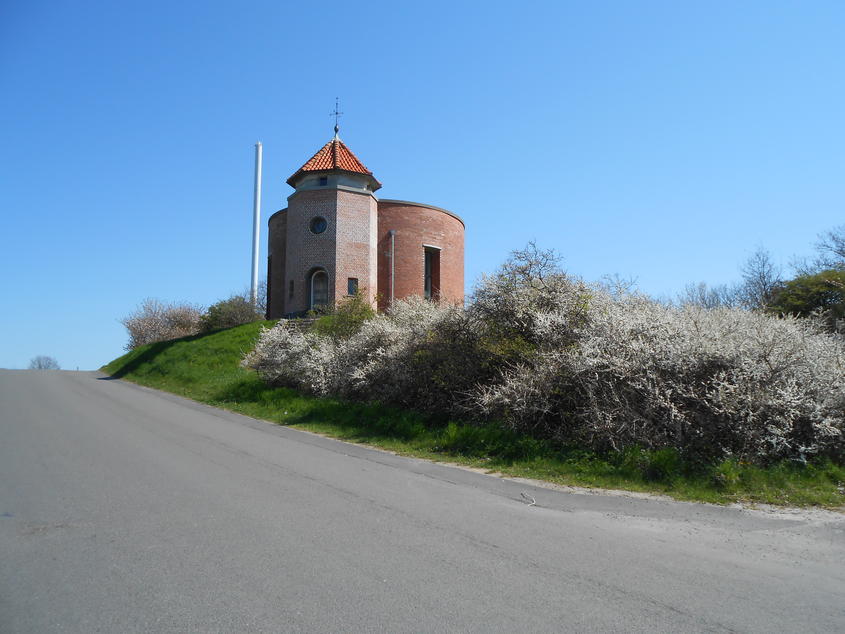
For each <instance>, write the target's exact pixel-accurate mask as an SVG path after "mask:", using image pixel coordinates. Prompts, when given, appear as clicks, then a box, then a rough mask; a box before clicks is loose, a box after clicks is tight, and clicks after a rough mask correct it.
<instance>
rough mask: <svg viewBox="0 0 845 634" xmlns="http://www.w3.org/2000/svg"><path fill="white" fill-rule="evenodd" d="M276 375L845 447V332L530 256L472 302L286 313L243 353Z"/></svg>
mask: <svg viewBox="0 0 845 634" xmlns="http://www.w3.org/2000/svg"><path fill="white" fill-rule="evenodd" d="M244 364H245V365H247V366H248V367H252V368H255V369H256V370H257V371H258V373H259V374H260V375H261V377H262V378H263V379H264V380H265V381H267V382H269V383H271V384H276V385H286V386H292V387H296V388H298V389H301V390H304V391H306V392H308V393H311V394H315V395H318V396H328V395H332V396H340V397H344V398H350V399H363V400H379V401H383V402H389V403H395V404H399V405H405V406H409V407H413V408H415V409H418V410H423V411H435V412H444V413H449V414H454V415H459V416H462V417H464V418H469V419H475V420H495V421H499V422H501V423H503V424H505V425H507V426H509V427H510V428H512V429H514V430H516V431H520V432H527V433H530V434H532V435H535V436H540V437H546V438H553V439H557V440H560V441H563V442H573V443H578V444H582V445H585V446H588V447H591V448H595V449H610V450H618V451H623V450H626V449H628V448H631V447H635V446H639V447H646V448H651V449H660V448H664V447H666V448H668V447H671V448H675V449H677V450H679V451H681V452H682V453H684V454H685V455H686V456H687V457H688V458H691V459H700V460H718V459H723V458H725V457H729V456H734V457H738V458H741V459H746V460H755V461H758V462H763V461H766V460H769V459H775V458H783V457H786V458H795V459H804V458H805V457H808V456H812V455H817V454H825V455H830V456H833V457H835V458H837V459H839V460H841V459H843V458H845V441H844V440H843V438H844V437H845V341H843V338H842V337H840V336H836V335H831V334H828V333H826V332H824V331H823V329H822V328H821V326H820V325H819V324H818V323H816V322H814V321H813V320H799V319H794V318H790V317H786V318H777V317H774V316H770V315H765V314H760V313H755V312H749V311H746V310H742V309H738V308H716V309H706V308H702V307H697V306H693V305H689V306H683V307H677V306H668V305H664V304H661V303H658V302H655V301H653V300H651V299H649V298H647V297H644V296H641V295H637V294H635V293H631V292H628V291H626V290H619V289H615V290H614V289H609V288H606V287H602V286H599V285H588V284H585V283H584V282H582V281H580V280H577V279H573V278H571V277H569V276H567V275H565V274H564V273H562V272H561V271H559V270H558V269H557V267H556V263H555V262H554V261H553V259H551V258H549V257H548V256H547V254H544V253H540V252H537V251H536V250H535V251H525V252H518V253H516V254H515V255H514V257H513V258H512V259H511V260H509V261H508V263H506V264H505V265H504V266H503V267H502V269H501V270H500V271H499V272H497V273H496V274H495V275H493V276H490V277H487V278H485V279H483V280H482V282H481V284H480V285H479V287H478V288H477V289H476V292H475V293H474V295H473V297H472V299H471V302H470V304H469V306H468V307H467V308H466V309H463V308H458V307H454V306H448V305H438V304H434V303H431V302H427V301H424V300H421V299H410V300H405V301H400V302H396V304H395V305H394V307H393V308H392V309H391V310H390V311H389V312H388V313H382V314H378V315H376V316H374V317H373V318H371V319H369V320H366V321H364V322H363V323H362V324H361V325H360V328H359V329H358V330H357V332H355V333H354V334H352V335H351V336H349V337H347V338H338V337H327V336H321V335H319V334H317V333H315V332H301V331H300V330H298V329H296V328H293V327H291V326H290V325H288V324H287V323H286V322H284V321H282V322H280V323H279V325H277V326H276V327H275V328H273V329H270V330H264V331H263V332H262V334H261V337H260V340H259V342H258V345H257V347H256V348H255V350H254V351H253V352H252V353H250V354H249V355H248V356H247V358H246V359H245V360H244Z"/></svg>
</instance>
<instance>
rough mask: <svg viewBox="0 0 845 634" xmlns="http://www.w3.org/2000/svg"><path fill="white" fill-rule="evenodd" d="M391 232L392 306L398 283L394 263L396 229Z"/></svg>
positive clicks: (389, 232)
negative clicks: (394, 290) (394, 291)
mask: <svg viewBox="0 0 845 634" xmlns="http://www.w3.org/2000/svg"><path fill="white" fill-rule="evenodd" d="M388 234H390V306H391V308H392V307H393V289H394V287H395V285H396V278H395V274H396V268H395V265H394V263H395V262H396V229H391V230H390V231H388Z"/></svg>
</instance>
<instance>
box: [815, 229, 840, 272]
mask: <svg viewBox="0 0 845 634" xmlns="http://www.w3.org/2000/svg"><path fill="white" fill-rule="evenodd" d="M816 251H818V256H816V260H815V262H814V264H815V265H816V267H817V268H819V269H837V270H840V271H842V270H845V225H839V226H838V227H834V228H833V229H831V230H830V231H826V232H825V233H823V234H821V235H820V236H819V241H818V242H816Z"/></svg>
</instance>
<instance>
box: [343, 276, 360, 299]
mask: <svg viewBox="0 0 845 634" xmlns="http://www.w3.org/2000/svg"><path fill="white" fill-rule="evenodd" d="M357 292H358V278H357V277H350V278H349V279H348V280H347V281H346V294H347V295H355V293H357Z"/></svg>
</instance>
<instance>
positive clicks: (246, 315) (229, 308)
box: [200, 294, 264, 332]
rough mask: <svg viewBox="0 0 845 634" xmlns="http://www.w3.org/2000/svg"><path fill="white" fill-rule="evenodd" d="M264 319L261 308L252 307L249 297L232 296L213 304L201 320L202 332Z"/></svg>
mask: <svg viewBox="0 0 845 634" xmlns="http://www.w3.org/2000/svg"><path fill="white" fill-rule="evenodd" d="M263 318H264V313H263V311H261V309H260V308H256V307H255V306H253V305H252V302H251V301H250V298H249V295H248V294H246V295H232V296H231V297H230V298H229V299H223V300H220V301H219V302H217V303H216V304H212V305H211V306H210V307H209V308H208V310H207V311H205V314H204V315H203V316H202V317H201V318H200V330H201V331H202V332H210V331H212V330H220V329H221V328H233V327H234V326H240V325H242V324H249V323H252V322H254V321H258V320H259V319H263Z"/></svg>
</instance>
